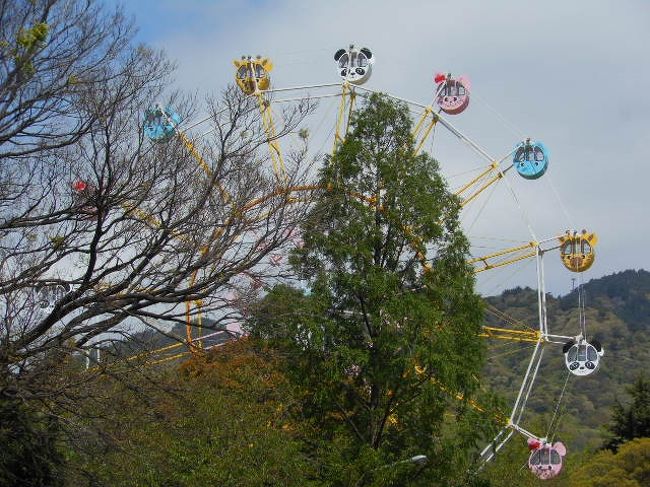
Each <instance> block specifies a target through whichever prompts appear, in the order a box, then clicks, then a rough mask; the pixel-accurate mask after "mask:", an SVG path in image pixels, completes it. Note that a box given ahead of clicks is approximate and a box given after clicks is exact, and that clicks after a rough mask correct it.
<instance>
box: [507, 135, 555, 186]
mask: <svg viewBox="0 0 650 487" xmlns="http://www.w3.org/2000/svg"><path fill="white" fill-rule="evenodd" d="M512 164H513V166H514V167H515V169H516V170H517V172H518V173H519V175H520V176H521V177H524V178H526V179H538V178H541V177H542V176H543V175H544V173H545V172H546V169H548V149H547V148H546V147H545V146H544V144H542V143H541V142H539V141H531V140H530V139H528V140H526V141H525V142H522V143H520V144H519V145H517V148H516V150H515V155H514V156H513V158H512Z"/></svg>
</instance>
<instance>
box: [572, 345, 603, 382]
mask: <svg viewBox="0 0 650 487" xmlns="http://www.w3.org/2000/svg"><path fill="white" fill-rule="evenodd" d="M562 351H563V352H564V362H565V364H566V367H567V369H569V372H571V373H572V374H573V375H577V376H579V377H584V376H586V375H590V374H593V373H594V372H596V370H597V369H598V366H599V365H600V357H602V356H603V355H604V354H605V351H604V350H603V347H602V346H601V344H600V343H599V342H598V341H596V340H593V341H592V342H591V343H589V342H587V341H586V340H584V339H580V340H578V342H577V343H576V342H574V341H570V342H567V343H566V344H565V345H564V347H563V349H562Z"/></svg>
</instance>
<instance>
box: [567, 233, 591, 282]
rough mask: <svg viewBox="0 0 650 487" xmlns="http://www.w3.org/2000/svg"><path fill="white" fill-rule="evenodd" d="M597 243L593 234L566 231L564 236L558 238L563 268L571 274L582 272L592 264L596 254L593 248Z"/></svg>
mask: <svg viewBox="0 0 650 487" xmlns="http://www.w3.org/2000/svg"><path fill="white" fill-rule="evenodd" d="M596 243H598V237H597V236H596V234H595V233H587V230H583V231H582V232H581V233H578V232H576V231H574V232H573V233H571V232H570V231H568V230H567V232H566V234H565V235H563V236H561V237H560V257H562V263H563V264H564V267H566V268H567V269H569V270H570V271H571V272H584V271H586V270H587V269H589V268H590V267H591V266H592V264H593V263H594V259H595V258H596V254H595V252H594V246H595V245H596Z"/></svg>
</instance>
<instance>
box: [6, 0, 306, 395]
mask: <svg viewBox="0 0 650 487" xmlns="http://www.w3.org/2000/svg"><path fill="white" fill-rule="evenodd" d="M1 5H2V12H1V14H0V17H1V19H0V20H2V23H1V25H2V27H1V31H0V32H1V35H2V36H3V39H4V40H3V41H2V42H3V44H1V45H0V46H1V47H0V51H1V53H2V54H1V55H2V59H1V63H2V68H1V69H2V71H1V76H2V78H1V79H0V212H1V213H0V313H1V315H0V320H1V321H0V395H2V396H5V397H7V396H9V397H21V398H24V399H30V398H50V397H52V396H53V395H60V394H61V391H62V390H64V389H65V387H66V386H68V385H72V383H74V382H75V381H77V383H78V382H79V381H82V382H83V381H84V380H87V377H88V376H84V377H86V378H83V377H81V378H79V377H77V378H76V379H70V381H68V382H61V380H62V379H61V376H59V375H57V374H56V371H57V369H58V368H59V367H67V365H66V364H69V361H70V360H69V359H70V357H71V356H73V354H82V355H84V354H85V355H89V350H90V349H91V348H93V347H97V344H98V343H99V342H106V341H111V340H115V339H117V338H119V337H120V336H123V335H125V334H129V333H130V332H131V331H132V330H133V329H134V324H136V323H141V324H148V325H151V326H155V325H156V323H159V322H160V321H161V320H162V321H166V322H169V323H186V321H188V320H189V321H193V322H196V320H197V319H198V317H199V316H206V315H210V316H212V317H214V319H215V320H216V322H217V324H218V325H219V326H221V325H223V324H226V323H228V322H232V321H234V320H237V319H238V314H240V313H241V308H242V306H237V300H238V299H239V298H240V295H241V294H245V293H244V292H243V291H244V290H245V289H247V288H250V287H251V284H252V287H255V285H254V283H256V282H259V281H260V280H263V279H264V278H268V277H270V276H274V275H276V276H277V275H278V274H280V273H281V267H280V266H277V264H278V262H276V261H274V259H273V255H274V252H276V251H277V249H278V248H279V247H281V246H282V245H285V244H287V242H288V241H289V240H290V239H291V236H292V233H291V232H292V230H293V228H294V227H295V225H296V222H297V221H298V220H300V219H301V218H302V217H303V216H304V215H303V212H304V211H305V209H304V206H303V205H295V204H292V203H293V199H292V198H293V196H292V195H291V194H290V193H289V192H288V191H286V190H284V189H282V188H285V187H288V186H295V185H299V184H302V183H303V180H304V178H305V177H306V175H307V174H308V169H307V168H306V167H305V161H304V159H305V154H306V148H302V149H301V148H299V149H298V150H296V151H293V152H291V155H290V156H287V161H286V162H287V175H286V180H284V179H282V180H281V182H280V183H279V182H278V178H277V176H276V175H275V174H274V173H273V171H271V170H270V164H269V163H268V157H269V156H268V149H267V142H268V137H267V134H266V133H265V131H264V129H263V125H262V124H261V121H260V116H259V110H258V106H257V102H256V101H255V99H253V98H251V97H247V96H245V95H243V94H241V93H240V92H239V91H238V90H237V89H236V88H234V87H232V88H229V89H226V90H225V91H224V92H223V94H222V96H221V97H220V98H218V99H216V100H213V101H212V102H211V103H209V105H208V107H209V111H210V117H209V123H210V124H211V127H212V130H211V133H210V134H208V135H207V136H205V137H194V138H193V137H191V136H190V135H183V133H182V130H183V128H184V126H188V125H189V122H183V121H181V123H180V124H179V125H178V127H176V130H174V131H173V133H171V134H169V136H168V137H166V138H165V139H166V140H164V141H158V142H152V141H151V140H149V139H147V138H146V137H145V135H144V134H143V130H142V126H143V113H144V112H145V110H146V109H147V108H148V107H150V106H151V105H152V103H153V102H154V101H155V100H158V99H160V98H164V99H167V100H168V103H169V104H170V105H173V106H175V107H177V109H179V110H180V111H181V120H189V119H190V118H191V116H192V115H193V112H194V111H195V108H196V107H195V103H194V102H193V101H192V100H191V99H188V98H187V97H183V96H181V95H178V94H171V95H170V92H169V89H168V85H169V81H170V78H169V76H170V74H171V72H172V68H173V66H172V64H171V63H169V62H168V61H167V60H166V58H165V57H164V55H163V54H162V53H159V52H155V51H153V50H151V49H149V48H146V47H143V46H137V47H133V46H132V45H131V37H132V28H131V26H130V24H129V23H128V22H127V21H126V20H125V19H124V17H123V16H122V15H121V14H120V13H119V11H118V12H117V13H115V14H112V15H106V14H105V13H104V9H103V8H101V7H100V6H97V5H96V4H95V3H94V2H91V1H89V2H86V1H82V0H40V1H34V2H32V1H18V2H16V1H14V2H2V4H1ZM43 33H44V34H43ZM25 37H27V40H25ZM21 39H22V40H21ZM311 108H312V107H311V104H310V103H309V102H308V101H305V102H304V103H299V104H297V105H295V106H293V108H290V109H288V110H286V112H285V113H284V116H283V117H282V119H283V123H282V124H281V126H279V127H278V128H277V134H276V136H277V137H278V138H282V137H284V136H285V135H287V134H288V133H290V132H294V131H295V128H296V126H297V125H298V124H299V122H300V120H301V119H302V118H303V117H304V115H305V114H307V113H308V112H309V111H310V110H311ZM48 291H54V292H49V293H48Z"/></svg>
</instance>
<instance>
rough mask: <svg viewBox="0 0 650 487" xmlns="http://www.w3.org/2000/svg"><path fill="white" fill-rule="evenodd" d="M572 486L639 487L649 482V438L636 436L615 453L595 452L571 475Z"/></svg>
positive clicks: (607, 451) (649, 483) (606, 451)
mask: <svg viewBox="0 0 650 487" xmlns="http://www.w3.org/2000/svg"><path fill="white" fill-rule="evenodd" d="M569 485H571V487H642V486H646V485H650V438H637V439H634V440H632V441H628V442H626V443H623V444H621V445H620V446H619V448H618V451H617V452H616V453H612V452H611V451H609V450H604V451H601V452H598V453H597V454H595V455H594V456H593V457H591V458H590V459H589V460H588V461H587V462H585V463H584V464H583V465H581V466H580V467H579V468H577V469H576V470H575V471H574V472H572V473H571V475H570V482H569Z"/></svg>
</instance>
